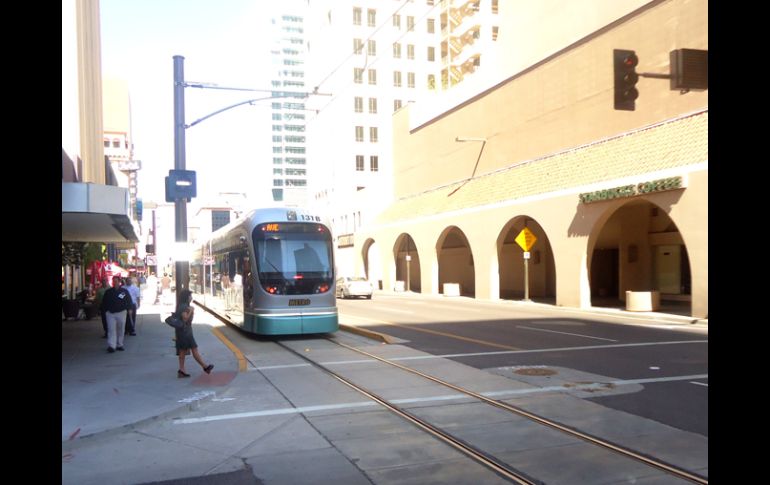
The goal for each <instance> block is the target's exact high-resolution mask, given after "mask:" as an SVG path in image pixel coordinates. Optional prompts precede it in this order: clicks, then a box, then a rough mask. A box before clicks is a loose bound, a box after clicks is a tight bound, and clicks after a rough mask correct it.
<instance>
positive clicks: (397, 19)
mask: <svg viewBox="0 0 770 485" xmlns="http://www.w3.org/2000/svg"><path fill="white" fill-rule="evenodd" d="M393 27H395V28H397V29H398V30H401V16H400V15H398V14H396V15H394V16H393Z"/></svg>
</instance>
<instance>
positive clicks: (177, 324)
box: [166, 313, 184, 328]
mask: <svg viewBox="0 0 770 485" xmlns="http://www.w3.org/2000/svg"><path fill="white" fill-rule="evenodd" d="M166 323H168V324H169V325H170V326H172V327H174V328H182V327H183V326H184V322H183V321H182V319H181V318H179V315H177V314H176V313H172V314H171V315H169V316H168V318H166Z"/></svg>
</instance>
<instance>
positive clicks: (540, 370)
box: [513, 367, 556, 376]
mask: <svg viewBox="0 0 770 485" xmlns="http://www.w3.org/2000/svg"><path fill="white" fill-rule="evenodd" d="M513 373H514V374H519V375H522V376H552V375H554V374H556V371H555V370H553V369H548V368H547V367H525V368H523V369H516V370H515V371H513Z"/></svg>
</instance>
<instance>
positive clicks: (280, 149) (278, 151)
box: [273, 147, 283, 153]
mask: <svg viewBox="0 0 770 485" xmlns="http://www.w3.org/2000/svg"><path fill="white" fill-rule="evenodd" d="M273 153H283V148H282V147H273Z"/></svg>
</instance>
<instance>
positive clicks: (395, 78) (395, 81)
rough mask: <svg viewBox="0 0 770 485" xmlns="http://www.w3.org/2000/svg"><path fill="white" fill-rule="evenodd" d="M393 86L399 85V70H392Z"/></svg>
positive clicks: (398, 86)
mask: <svg viewBox="0 0 770 485" xmlns="http://www.w3.org/2000/svg"><path fill="white" fill-rule="evenodd" d="M393 86H395V87H397V88H400V87H401V71H393Z"/></svg>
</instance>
